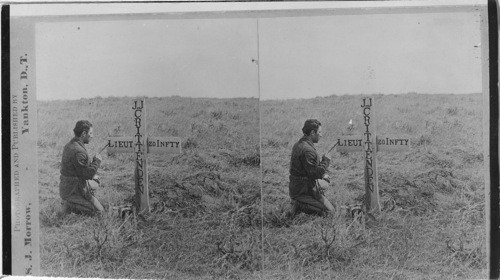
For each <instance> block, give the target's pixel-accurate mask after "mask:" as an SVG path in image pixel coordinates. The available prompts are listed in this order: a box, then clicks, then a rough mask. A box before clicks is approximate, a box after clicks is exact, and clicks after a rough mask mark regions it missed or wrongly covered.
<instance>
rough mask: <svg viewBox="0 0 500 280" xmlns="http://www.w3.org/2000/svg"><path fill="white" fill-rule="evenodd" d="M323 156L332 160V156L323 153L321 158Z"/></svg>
mask: <svg viewBox="0 0 500 280" xmlns="http://www.w3.org/2000/svg"><path fill="white" fill-rule="evenodd" d="M325 158H326V159H328V161H331V160H332V158H331V157H330V155H329V154H324V155H323V159H325Z"/></svg>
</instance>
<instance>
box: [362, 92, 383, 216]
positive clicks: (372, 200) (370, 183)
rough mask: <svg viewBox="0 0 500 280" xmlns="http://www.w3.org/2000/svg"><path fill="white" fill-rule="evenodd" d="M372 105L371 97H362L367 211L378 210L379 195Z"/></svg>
mask: <svg viewBox="0 0 500 280" xmlns="http://www.w3.org/2000/svg"><path fill="white" fill-rule="evenodd" d="M372 106H373V99H372V98H363V104H362V105H361V107H362V108H363V119H364V125H365V132H364V133H363V142H364V158H365V191H366V195H365V206H366V210H367V211H368V212H372V211H380V203H379V195H378V182H377V181H378V180H377V170H376V161H377V160H376V146H375V145H374V144H373V142H372V141H373V139H375V141H376V137H374V136H375V133H373V130H370V121H371V119H372V116H371V113H372V112H371V108H372Z"/></svg>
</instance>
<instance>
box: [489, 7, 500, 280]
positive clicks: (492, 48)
mask: <svg viewBox="0 0 500 280" xmlns="http://www.w3.org/2000/svg"><path fill="white" fill-rule="evenodd" d="M488 37H489V38H488V39H489V90H490V92H489V98H490V103H489V107H490V108H489V109H490V120H489V121H490V123H489V125H490V127H489V128H490V135H489V137H490V138H489V139H490V162H489V164H490V170H489V172H490V197H489V199H490V209H488V210H489V211H490V221H489V222H490V229H489V230H490V232H489V234H490V240H489V241H490V244H489V245H490V256H489V260H488V264H489V265H488V266H489V267H488V268H489V278H490V279H498V278H499V261H500V259H499V253H500V243H499V242H498V238H499V225H500V216H499V211H498V209H499V162H498V156H499V154H498V139H499V138H498V109H499V105H500V104H499V102H498V100H499V99H498V5H497V1H496V0H488Z"/></svg>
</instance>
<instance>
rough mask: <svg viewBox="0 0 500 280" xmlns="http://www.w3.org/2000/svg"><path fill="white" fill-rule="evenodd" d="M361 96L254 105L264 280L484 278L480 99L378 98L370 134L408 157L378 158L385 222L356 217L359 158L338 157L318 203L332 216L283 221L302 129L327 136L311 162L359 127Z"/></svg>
mask: <svg viewBox="0 0 500 280" xmlns="http://www.w3.org/2000/svg"><path fill="white" fill-rule="evenodd" d="M362 97H363V96H329V97H322V98H314V99H300V100H299V99H297V100H289V101H262V102H261V128H262V132H261V133H262V139H263V142H262V143H263V145H262V150H261V152H262V157H261V160H262V174H263V185H262V187H263V193H262V198H263V217H264V219H263V223H264V278H265V279H364V278H366V279H477V278H486V277H487V276H486V275H487V274H486V273H487V270H486V243H485V234H486V228H485V215H484V211H485V208H484V201H485V192H484V177H483V174H484V163H483V148H482V143H483V140H482V137H483V135H482V127H483V126H482V109H481V108H482V107H481V106H482V97H481V95H480V94H471V95H466V96H460V95H452V94H450V95H422V94H406V95H375V96H374V107H373V109H372V117H373V118H372V119H371V121H372V123H373V121H374V122H375V123H376V127H373V126H372V128H371V129H375V131H376V133H377V134H378V135H406V136H409V137H410V138H411V150H410V151H405V152H397V153H396V152H393V153H389V152H386V153H383V152H380V153H378V155H377V168H378V174H379V189H380V199H381V206H382V213H381V214H380V215H379V216H378V217H377V221H376V222H374V221H371V220H368V221H366V222H363V221H364V219H361V220H360V219H359V218H357V217H356V216H355V217H353V216H352V215H351V213H350V212H346V210H345V208H342V206H346V205H352V204H359V203H362V202H363V197H364V192H365V191H364V179H363V178H364V177H363V176H364V175H363V157H362V155H361V154H355V153H352V154H347V153H342V154H334V156H333V159H332V162H331V165H330V167H329V174H330V176H331V178H332V183H331V184H330V185H329V187H328V188H327V189H326V196H327V197H328V198H329V200H330V201H331V202H332V203H334V205H336V206H337V209H338V211H337V212H336V214H335V215H333V217H327V218H319V217H317V218H313V217H308V216H304V215H303V214H300V215H298V216H295V217H291V216H290V215H287V212H288V211H289V210H290V205H289V199H288V164H289V156H290V151H291V148H292V145H293V144H294V143H295V142H296V141H297V140H298V139H299V138H300V137H301V135H302V133H301V128H302V125H303V123H304V121H305V120H306V119H309V118H316V119H318V120H320V121H321V123H322V126H323V135H324V136H323V138H322V140H321V141H320V143H318V144H317V150H318V152H319V153H320V154H321V153H324V152H326V151H327V150H328V149H329V148H330V147H331V146H332V145H333V144H334V143H335V142H334V139H335V137H338V136H341V135H343V134H344V133H347V130H346V128H347V126H348V123H349V120H350V119H352V120H353V123H354V125H355V126H354V130H355V132H354V134H359V135H361V134H362V132H363V130H364V126H363V125H362V124H363V117H362V112H361V107H360V105H361V99H362Z"/></svg>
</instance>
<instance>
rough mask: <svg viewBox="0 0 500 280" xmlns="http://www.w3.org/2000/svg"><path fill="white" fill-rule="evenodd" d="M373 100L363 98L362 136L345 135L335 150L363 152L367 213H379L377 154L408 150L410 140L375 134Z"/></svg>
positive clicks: (338, 140)
mask: <svg viewBox="0 0 500 280" xmlns="http://www.w3.org/2000/svg"><path fill="white" fill-rule="evenodd" d="M373 106H374V99H373V98H363V101H362V105H361V108H363V120H364V121H363V128H364V130H363V135H346V136H341V137H340V138H338V139H337V146H336V150H337V152H340V153H345V152H363V159H364V179H365V201H364V204H365V207H366V211H367V212H368V213H371V214H374V213H377V212H380V210H381V207H380V198H379V186H378V172H377V152H379V151H387V152H397V151H406V150H409V149H410V138H409V137H406V136H403V137H402V136H394V135H391V136H384V137H380V138H379V137H378V135H377V134H376V130H375V129H374V126H375V121H374V120H375V119H374V110H373Z"/></svg>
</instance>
